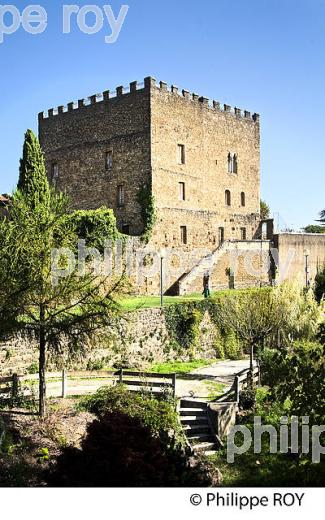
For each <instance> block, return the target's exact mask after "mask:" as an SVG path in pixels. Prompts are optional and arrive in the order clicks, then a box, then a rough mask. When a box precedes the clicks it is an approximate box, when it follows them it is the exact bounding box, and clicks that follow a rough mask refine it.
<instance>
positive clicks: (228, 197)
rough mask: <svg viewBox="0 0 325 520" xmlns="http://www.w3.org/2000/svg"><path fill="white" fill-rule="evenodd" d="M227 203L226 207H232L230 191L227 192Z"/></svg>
mask: <svg viewBox="0 0 325 520" xmlns="http://www.w3.org/2000/svg"><path fill="white" fill-rule="evenodd" d="M225 202H226V206H231V194H230V191H229V190H226V191H225Z"/></svg>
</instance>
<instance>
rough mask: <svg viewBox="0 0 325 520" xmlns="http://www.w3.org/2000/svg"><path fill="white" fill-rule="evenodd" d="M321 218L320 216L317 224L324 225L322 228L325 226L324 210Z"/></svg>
mask: <svg viewBox="0 0 325 520" xmlns="http://www.w3.org/2000/svg"><path fill="white" fill-rule="evenodd" d="M319 216H320V219H319V220H317V222H321V225H322V226H325V209H323V210H322V211H321V212H320V214H319Z"/></svg>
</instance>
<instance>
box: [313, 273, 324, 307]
mask: <svg viewBox="0 0 325 520" xmlns="http://www.w3.org/2000/svg"><path fill="white" fill-rule="evenodd" d="M314 290H315V298H316V300H317V301H318V302H319V303H320V302H321V301H322V299H323V298H324V295H325V264H324V265H323V268H322V269H321V270H320V271H319V272H318V273H317V275H316V278H315V289H314Z"/></svg>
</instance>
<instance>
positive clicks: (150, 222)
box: [138, 184, 157, 243]
mask: <svg viewBox="0 0 325 520" xmlns="http://www.w3.org/2000/svg"><path fill="white" fill-rule="evenodd" d="M138 202H139V204H140V208H141V217H142V221H143V226H144V229H143V234H142V240H143V241H144V242H146V243H147V242H149V240H150V238H151V236H152V232H153V228H154V226H155V224H156V221H157V211H156V204H155V197H154V196H153V194H152V190H151V186H150V185H147V184H144V185H143V186H142V187H141V188H140V190H139V192H138Z"/></svg>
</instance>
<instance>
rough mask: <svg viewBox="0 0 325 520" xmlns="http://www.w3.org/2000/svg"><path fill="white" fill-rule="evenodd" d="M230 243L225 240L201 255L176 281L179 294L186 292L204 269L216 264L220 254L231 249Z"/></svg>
mask: <svg viewBox="0 0 325 520" xmlns="http://www.w3.org/2000/svg"><path fill="white" fill-rule="evenodd" d="M231 244H233V242H230V241H228V240H227V241H225V242H223V243H222V244H221V245H220V246H219V247H218V248H217V249H215V250H214V251H212V253H209V254H208V255H207V256H205V257H203V258H202V259H201V260H200V261H199V262H198V263H197V264H196V265H195V266H194V267H193V269H191V271H190V272H189V273H187V274H185V275H184V276H182V278H180V280H179V282H178V292H179V295H180V296H183V295H185V294H187V293H188V288H189V286H190V285H191V283H193V282H194V281H195V280H196V279H197V278H201V279H202V278H203V275H204V273H205V272H206V271H211V269H212V268H213V267H214V266H215V265H216V263H217V261H218V260H219V258H221V256H222V255H223V254H224V253H225V252H226V251H229V250H230V249H231Z"/></svg>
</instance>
